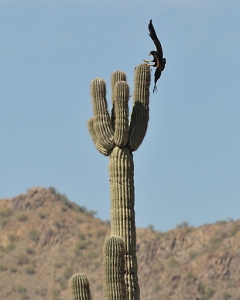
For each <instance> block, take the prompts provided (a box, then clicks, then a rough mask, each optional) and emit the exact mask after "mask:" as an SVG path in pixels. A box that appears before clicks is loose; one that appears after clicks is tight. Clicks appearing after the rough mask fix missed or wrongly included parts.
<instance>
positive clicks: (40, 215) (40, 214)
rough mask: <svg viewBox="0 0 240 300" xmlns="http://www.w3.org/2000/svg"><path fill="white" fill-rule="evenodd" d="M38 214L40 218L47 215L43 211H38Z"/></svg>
mask: <svg viewBox="0 0 240 300" xmlns="http://www.w3.org/2000/svg"><path fill="white" fill-rule="evenodd" d="M38 215H39V217H40V219H45V218H46V217H47V216H48V214H47V213H45V212H40V213H39V214H38Z"/></svg>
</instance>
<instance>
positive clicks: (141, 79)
mask: <svg viewBox="0 0 240 300" xmlns="http://www.w3.org/2000/svg"><path fill="white" fill-rule="evenodd" d="M134 83H135V84H134V92H133V110H132V115H131V122H130V132H129V141H128V147H129V148H130V150H131V151H136V150H137V149H138V147H139V146H140V145H141V143H142V141H143V139H144V137H145V134H146V131H147V126H148V120H149V86H150V69H149V68H148V67H146V66H145V65H139V66H137V67H136V72H135V79H134Z"/></svg>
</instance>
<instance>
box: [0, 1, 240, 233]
mask: <svg viewBox="0 0 240 300" xmlns="http://www.w3.org/2000/svg"><path fill="white" fill-rule="evenodd" d="M239 16H240V1H239V0H235V1H234V0H229V1H223V0H206V1H205V0H168V1H161V0H157V1H154V0H148V1H141V0H132V1H131V0H128V1H126V0H119V1H114V0H103V1H101V0H88V1H80V0H79V1H77V0H31V1H30V0H22V1H17V0H0V60H1V63H0V142H1V143H0V198H5V197H6V198H11V197H14V196H17V195H18V194H20V193H25V192H26V190H27V189H29V188H31V187H34V186H43V187H50V186H54V187H56V188H57V190H58V191H59V192H61V193H64V194H66V195H67V197H68V198H69V199H70V200H72V201H74V202H76V203H78V204H79V205H84V206H86V207H87V208H88V209H91V210H96V211H97V212H98V214H97V216H98V217H99V218H102V219H103V220H106V219H109V214H110V205H109V198H110V192H109V179H108V157H104V156H103V155H101V154H100V153H99V152H98V151H97V150H96V149H95V146H94V145H93V143H92V140H91V138H90V135H89V134H88V131H87V127H86V122H87V120H88V119H89V118H90V117H91V116H92V107H91V98H90V93H89V85H90V81H91V80H92V79H94V78H96V77H102V78H104V79H105V80H106V83H107V86H108V98H109V99H110V97H109V96H110V93H111V91H110V90H111V89H110V85H109V82H110V75H111V73H112V72H113V71H115V70H122V71H124V72H126V74H127V78H128V83H129V85H130V87H131V91H132V89H133V73H134V68H135V66H137V65H138V64H140V63H142V60H143V59H147V58H148V53H149V51H150V50H154V45H153V42H152V40H151V39H150V37H149V36H148V23H149V20H150V19H152V20H153V25H154V27H155V29H156V32H157V34H158V37H159V39H160V40H161V43H162V46H163V51H164V56H165V57H166V59H167V64H166V69H165V70H164V72H163V73H162V77H161V78H160V80H159V81H158V84H157V85H158V93H157V94H154V95H153V94H152V93H151V98H150V121H149V126H148V131H147V135H146V137H145V139H144V141H143V144H142V145H141V147H140V148H139V149H138V150H137V151H136V152H134V163H135V196H136V206H135V208H136V224H137V226H138V227H147V226H148V225H150V224H151V225H153V226H154V227H155V229H157V230H161V231H166V230H168V229H171V228H174V227H175V226H176V225H177V224H179V223H182V222H183V221H188V222H189V223H190V224H191V225H193V226H200V225H202V224H205V223H214V222H216V221H217V220H222V219H228V218H233V219H239V218H240V201H239V200H240V157H239V156H240V155H239V154H240V138H239V132H240V82H239V79H240V31H239V28H240V17H239ZM152 88H153V85H151V90H152Z"/></svg>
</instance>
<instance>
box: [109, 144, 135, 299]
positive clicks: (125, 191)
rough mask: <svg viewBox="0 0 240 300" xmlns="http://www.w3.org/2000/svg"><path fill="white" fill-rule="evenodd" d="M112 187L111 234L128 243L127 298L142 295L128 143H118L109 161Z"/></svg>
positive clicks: (126, 265)
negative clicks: (120, 146)
mask: <svg viewBox="0 0 240 300" xmlns="http://www.w3.org/2000/svg"><path fill="white" fill-rule="evenodd" d="M109 173H110V190H111V234H112V235H117V236H121V237H122V238H123V241H124V244H125V276H124V277H125V285H126V292H127V298H126V299H129V300H130V299H135V300H138V299H139V286H138V278H137V270H138V266H137V257H136V227H135V211H134V200H135V198H134V180H133V175H134V165H133V155H132V153H131V152H130V150H129V149H128V148H127V147H123V148H118V147H115V148H114V149H113V151H112V152H111V154H110V162H109Z"/></svg>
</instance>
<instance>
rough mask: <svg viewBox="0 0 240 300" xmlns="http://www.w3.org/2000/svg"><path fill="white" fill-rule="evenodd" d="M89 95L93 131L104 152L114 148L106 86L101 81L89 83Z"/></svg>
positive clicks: (96, 80)
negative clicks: (91, 107)
mask: <svg viewBox="0 0 240 300" xmlns="http://www.w3.org/2000/svg"><path fill="white" fill-rule="evenodd" d="M91 95H92V103H93V113H94V121H93V125H94V131H95V134H96V136H97V139H98V142H99V144H100V145H101V146H102V147H103V148H105V149H106V150H111V149H112V148H113V147H114V141H113V129H112V126H111V119H110V116H109V113H108V110H107V100H106V84H105V82H104V81H103V80H102V79H99V78H98V79H95V80H93V81H92V83H91Z"/></svg>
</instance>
